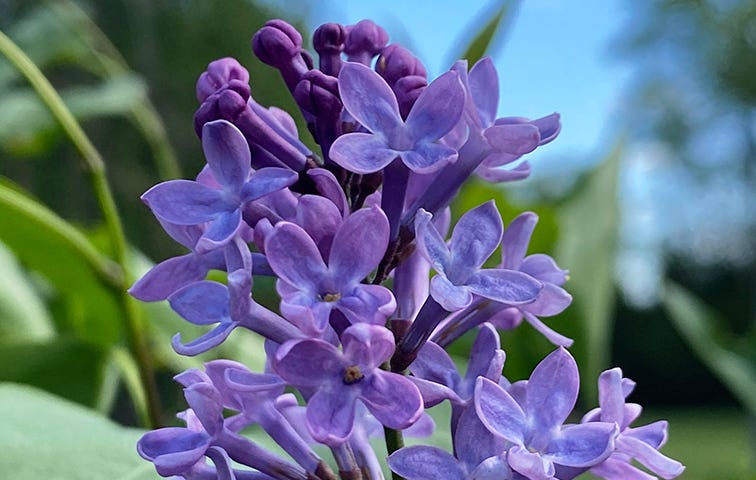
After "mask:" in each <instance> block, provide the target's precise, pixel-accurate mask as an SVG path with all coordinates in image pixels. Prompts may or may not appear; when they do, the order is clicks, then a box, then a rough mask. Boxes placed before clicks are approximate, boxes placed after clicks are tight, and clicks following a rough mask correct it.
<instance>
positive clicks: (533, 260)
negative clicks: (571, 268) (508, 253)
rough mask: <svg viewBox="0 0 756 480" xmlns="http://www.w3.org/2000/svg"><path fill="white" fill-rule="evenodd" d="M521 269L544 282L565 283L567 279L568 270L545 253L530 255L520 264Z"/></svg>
mask: <svg viewBox="0 0 756 480" xmlns="http://www.w3.org/2000/svg"><path fill="white" fill-rule="evenodd" d="M520 271H522V272H525V273H527V274H528V275H530V276H532V277H534V278H537V279H538V280H540V281H542V282H548V283H553V284H554V285H559V286H561V285H564V282H565V281H566V280H567V273H568V272H567V270H562V269H561V268H559V266H558V265H557V264H556V262H555V261H554V259H553V258H551V257H550V256H548V255H545V254H543V253H536V254H534V255H528V256H527V257H525V259H524V260H523V261H522V264H521V265H520Z"/></svg>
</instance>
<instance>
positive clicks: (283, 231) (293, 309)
mask: <svg viewBox="0 0 756 480" xmlns="http://www.w3.org/2000/svg"><path fill="white" fill-rule="evenodd" d="M387 243H388V223H387V220H386V216H385V215H384V214H383V212H381V211H380V210H379V209H377V208H366V209H362V210H360V211H357V212H355V213H353V214H351V215H350V216H349V217H348V218H347V219H346V220H344V222H343V223H342V224H341V226H340V227H339V229H338V231H337V232H336V234H335V235H334V236H333V240H332V242H331V247H330V249H329V255H328V263H326V262H325V261H324V259H323V255H322V254H321V252H320V250H319V249H318V246H317V244H316V243H315V241H314V240H313V239H312V238H311V237H310V236H309V235H308V234H307V232H305V230H303V229H302V227H300V226H298V225H295V224H293V223H289V222H281V223H279V224H278V225H276V226H275V228H274V230H273V231H272V232H271V233H270V234H269V235H268V237H267V238H266V240H265V253H266V254H267V256H268V262H269V263H270V266H271V267H272V268H273V270H274V271H275V273H276V274H277V275H278V277H279V281H278V284H277V288H278V292H279V294H280V295H281V299H282V302H281V311H282V312H283V313H284V315H285V316H286V317H287V318H292V319H296V320H298V321H299V322H301V323H300V326H301V328H308V327H309V328H310V329H312V330H311V331H312V332H313V333H317V332H322V331H323V330H325V328H326V327H327V326H328V322H329V319H330V316H331V312H332V311H333V310H338V311H339V312H340V313H342V314H343V315H344V316H345V317H346V319H347V320H348V321H349V322H352V323H357V322H368V323H375V324H383V323H385V321H386V318H387V317H388V315H390V314H391V313H393V311H394V310H395V308H396V301H395V300H394V296H393V295H392V294H391V291H390V290H388V289H387V288H386V287H383V286H380V285H366V284H363V283H360V282H362V280H364V279H365V277H366V276H367V275H368V274H370V272H371V271H372V270H373V269H374V268H375V267H376V266H377V265H378V262H379V261H380V260H381V258H382V257H383V253H384V252H385V251H386V245H387Z"/></svg>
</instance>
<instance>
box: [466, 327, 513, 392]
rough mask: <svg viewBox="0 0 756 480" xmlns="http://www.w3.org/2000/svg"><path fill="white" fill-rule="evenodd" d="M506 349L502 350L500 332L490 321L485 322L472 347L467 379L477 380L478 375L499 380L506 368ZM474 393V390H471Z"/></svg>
mask: <svg viewBox="0 0 756 480" xmlns="http://www.w3.org/2000/svg"><path fill="white" fill-rule="evenodd" d="M503 353H504V351H503V350H501V344H500V341H499V334H498V333H496V329H495V328H493V326H491V325H490V324H488V323H484V324H483V325H482V326H481V328H480V330H478V336H477V337H476V338H475V343H473V346H472V348H471V349H470V361H469V362H468V364H467V372H466V373H465V380H472V381H475V379H477V378H478V377H486V378H488V379H489V380H493V381H498V380H499V378H500V377H501V370H502V368H504V355H503ZM470 393H472V392H470Z"/></svg>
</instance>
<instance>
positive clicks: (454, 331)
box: [433, 212, 572, 347]
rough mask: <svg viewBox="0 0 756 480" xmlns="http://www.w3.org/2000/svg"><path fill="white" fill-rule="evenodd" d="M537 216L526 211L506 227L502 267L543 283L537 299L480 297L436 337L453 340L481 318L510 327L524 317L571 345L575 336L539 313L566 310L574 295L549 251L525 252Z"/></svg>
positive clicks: (555, 339)
mask: <svg viewBox="0 0 756 480" xmlns="http://www.w3.org/2000/svg"><path fill="white" fill-rule="evenodd" d="M537 222H538V216H537V215H536V214H534V213H531V212H526V213H523V214H521V215H519V216H518V217H517V218H515V219H514V220H512V222H511V223H510V224H509V227H507V229H506V230H505V231H504V235H503V236H502V241H501V252H502V260H501V264H500V265H499V268H503V269H508V270H513V271H519V272H522V273H525V274H527V275H529V276H531V277H532V278H535V279H536V280H538V281H540V282H541V283H542V284H543V289H542V290H541V291H540V292H539V294H538V296H537V297H536V299H535V301H533V302H531V303H527V304H523V305H516V306H513V305H511V304H506V303H501V302H496V301H490V300H487V299H482V298H481V299H477V300H476V301H474V302H473V303H472V304H470V305H469V306H468V307H467V308H466V309H465V310H464V311H461V312H459V314H456V315H454V316H453V317H452V318H449V319H448V320H447V321H446V323H445V324H444V325H443V327H441V328H440V329H439V331H438V332H437V333H436V335H435V336H434V337H433V339H434V341H436V342H438V343H439V344H440V345H442V346H446V345H448V344H450V343H451V342H452V341H454V340H455V339H457V338H459V337H460V336H461V335H463V334H464V333H465V332H467V331H468V330H470V329H471V328H473V327H475V326H476V325H478V324H480V323H482V322H490V323H492V324H493V325H495V326H496V327H498V328H501V329H504V330H511V329H514V328H515V327H517V326H518V325H519V324H520V323H522V320H523V318H524V319H525V320H526V321H527V322H528V323H529V324H531V325H532V326H533V327H534V328H535V329H536V330H538V331H539V332H540V333H542V334H543V335H544V336H545V337H546V338H547V339H548V340H549V341H550V342H551V343H553V344H554V345H556V346H561V347H569V346H571V345H572V339H570V338H567V337H565V336H563V335H560V334H559V333H557V332H555V331H554V330H552V329H551V328H549V327H548V326H547V325H545V324H544V323H543V322H542V321H541V320H540V319H539V318H538V316H552V315H556V314H558V313H561V312H562V311H564V309H565V308H567V307H568V306H569V304H570V303H571V301H572V297H571V296H570V294H569V293H567V292H566V291H565V290H564V289H563V288H561V286H562V285H563V284H564V283H565V281H566V279H567V271H566V270H562V269H560V268H559V266H558V265H557V264H556V262H554V259H552V258H551V257H550V256H548V255H544V254H533V255H528V256H525V254H526V253H527V249H528V244H529V243H530V237H531V235H532V233H533V230H534V228H535V225H536V223H537Z"/></svg>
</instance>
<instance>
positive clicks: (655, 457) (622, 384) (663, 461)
mask: <svg viewBox="0 0 756 480" xmlns="http://www.w3.org/2000/svg"><path fill="white" fill-rule="evenodd" d="M634 387H635V382H633V381H632V380H630V379H627V378H623V377H622V370H621V369H619V368H613V369H611V370H606V371H605V372H603V373H602V374H601V375H600V376H599V405H600V407H599V408H597V409H595V410H592V411H590V412H588V413H587V414H586V415H585V416H584V417H583V420H582V423H584V424H590V422H614V423H615V424H617V426H618V427H619V430H620V433H619V436H618V437H617V439H616V441H615V449H614V452H613V453H612V455H611V456H610V457H609V458H607V459H606V460H605V461H604V462H603V463H601V464H600V465H597V466H595V467H593V468H591V473H593V474H594V475H597V476H599V477H602V478H606V479H607V480H614V479H620V478H648V479H651V478H654V477H652V476H650V475H648V474H646V473H645V472H643V471H641V470H640V469H638V468H637V467H636V466H634V465H633V464H632V463H631V461H632V460H637V461H638V462H639V463H640V464H641V465H643V466H644V467H646V468H648V469H649V470H650V471H651V472H653V473H654V474H656V475H658V476H660V477H661V478H664V479H670V478H675V477H677V476H679V475H681V474H682V472H683V471H684V470H685V467H684V466H683V465H682V464H681V463H680V462H678V461H676V460H673V459H671V458H668V457H666V456H664V455H663V454H662V453H661V452H659V449H660V448H661V447H662V446H663V445H664V444H665V443H666V441H667V422H665V421H659V422H654V423H651V424H649V425H644V426H641V427H630V424H631V423H633V422H634V421H635V420H636V419H637V418H638V416H640V414H641V410H642V408H641V406H640V405H638V404H637V403H625V398H626V397H627V396H628V395H630V393H631V392H632V391H633V388H634Z"/></svg>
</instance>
